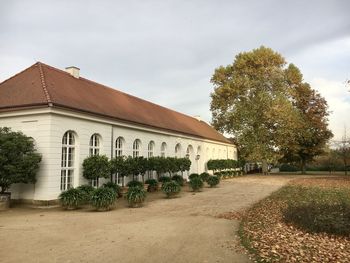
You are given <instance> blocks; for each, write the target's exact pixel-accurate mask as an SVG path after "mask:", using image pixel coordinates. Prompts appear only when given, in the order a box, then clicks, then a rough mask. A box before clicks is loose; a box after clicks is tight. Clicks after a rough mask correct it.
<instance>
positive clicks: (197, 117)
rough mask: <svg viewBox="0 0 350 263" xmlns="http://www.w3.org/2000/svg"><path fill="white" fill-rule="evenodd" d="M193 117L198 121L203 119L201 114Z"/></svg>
mask: <svg viewBox="0 0 350 263" xmlns="http://www.w3.org/2000/svg"><path fill="white" fill-rule="evenodd" d="M193 118H195V119H197V121H201V120H202V118H201V116H199V115H194V116H193Z"/></svg>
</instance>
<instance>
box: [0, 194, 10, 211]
mask: <svg viewBox="0 0 350 263" xmlns="http://www.w3.org/2000/svg"><path fill="white" fill-rule="evenodd" d="M10 201H11V193H3V194H0V211H4V210H7V209H9V208H10Z"/></svg>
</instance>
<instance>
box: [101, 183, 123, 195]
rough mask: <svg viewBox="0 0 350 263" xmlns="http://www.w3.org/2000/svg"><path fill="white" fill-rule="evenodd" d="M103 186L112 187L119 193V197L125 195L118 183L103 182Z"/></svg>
mask: <svg viewBox="0 0 350 263" xmlns="http://www.w3.org/2000/svg"><path fill="white" fill-rule="evenodd" d="M103 187H107V188H111V189H112V190H113V191H114V192H115V193H116V194H117V197H122V196H123V194H122V188H121V187H120V186H119V185H117V184H116V183H113V182H108V183H105V184H103Z"/></svg>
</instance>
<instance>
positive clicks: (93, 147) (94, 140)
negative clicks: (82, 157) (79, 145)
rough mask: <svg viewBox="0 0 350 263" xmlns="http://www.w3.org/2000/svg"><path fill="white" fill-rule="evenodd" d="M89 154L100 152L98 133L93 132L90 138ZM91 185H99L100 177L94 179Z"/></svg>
mask: <svg viewBox="0 0 350 263" xmlns="http://www.w3.org/2000/svg"><path fill="white" fill-rule="evenodd" d="M89 154H90V156H94V155H99V154H100V137H99V135H98V134H93V135H92V136H91V138H90V147H89ZM91 185H92V186H93V187H98V178H96V179H92V180H91Z"/></svg>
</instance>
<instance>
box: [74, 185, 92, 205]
mask: <svg viewBox="0 0 350 263" xmlns="http://www.w3.org/2000/svg"><path fill="white" fill-rule="evenodd" d="M77 189H78V190H80V191H81V192H82V194H83V195H84V204H88V203H89V202H90V199H91V196H92V193H93V192H94V190H95V188H93V187H92V186H91V185H87V184H84V185H80V186H78V187H77Z"/></svg>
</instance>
